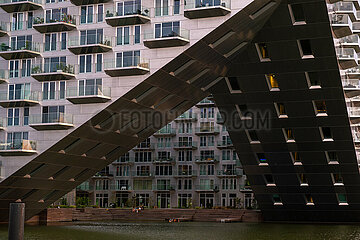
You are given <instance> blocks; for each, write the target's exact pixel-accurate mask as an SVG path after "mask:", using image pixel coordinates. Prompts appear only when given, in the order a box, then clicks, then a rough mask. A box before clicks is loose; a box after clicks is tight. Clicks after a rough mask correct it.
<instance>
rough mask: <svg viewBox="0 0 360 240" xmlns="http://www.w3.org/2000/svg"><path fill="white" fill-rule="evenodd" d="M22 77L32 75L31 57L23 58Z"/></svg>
mask: <svg viewBox="0 0 360 240" xmlns="http://www.w3.org/2000/svg"><path fill="white" fill-rule="evenodd" d="M21 67H22V68H21V77H30V76H31V68H32V66H31V59H23V60H21Z"/></svg>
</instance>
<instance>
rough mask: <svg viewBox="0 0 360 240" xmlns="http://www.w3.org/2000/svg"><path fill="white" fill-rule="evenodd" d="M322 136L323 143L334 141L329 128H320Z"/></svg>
mask: <svg viewBox="0 0 360 240" xmlns="http://www.w3.org/2000/svg"><path fill="white" fill-rule="evenodd" d="M320 134H321V137H322V140H323V142H329V141H334V139H333V137H332V133H331V129H330V128H329V127H320Z"/></svg>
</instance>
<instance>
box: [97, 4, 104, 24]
mask: <svg viewBox="0 0 360 240" xmlns="http://www.w3.org/2000/svg"><path fill="white" fill-rule="evenodd" d="M102 21H104V5H102V4H99V5H98V6H97V22H102Z"/></svg>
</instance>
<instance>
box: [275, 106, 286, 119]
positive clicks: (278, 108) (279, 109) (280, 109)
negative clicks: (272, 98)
mask: <svg viewBox="0 0 360 240" xmlns="http://www.w3.org/2000/svg"><path fill="white" fill-rule="evenodd" d="M275 108H276V111H277V113H278V116H279V118H287V114H286V110H285V105H284V104H283V103H275Z"/></svg>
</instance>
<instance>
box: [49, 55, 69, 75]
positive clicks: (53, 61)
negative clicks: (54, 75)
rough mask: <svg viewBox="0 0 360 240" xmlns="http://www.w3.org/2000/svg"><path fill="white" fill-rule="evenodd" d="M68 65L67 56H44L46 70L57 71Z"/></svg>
mask: <svg viewBox="0 0 360 240" xmlns="http://www.w3.org/2000/svg"><path fill="white" fill-rule="evenodd" d="M65 66H66V57H52V58H44V72H45V73H49V72H57V71H58V70H63V69H64V68H65Z"/></svg>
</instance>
